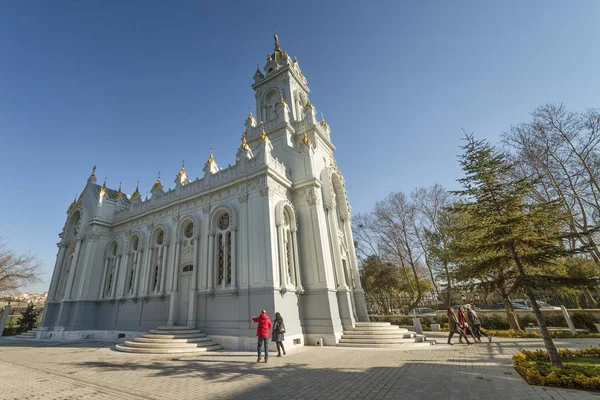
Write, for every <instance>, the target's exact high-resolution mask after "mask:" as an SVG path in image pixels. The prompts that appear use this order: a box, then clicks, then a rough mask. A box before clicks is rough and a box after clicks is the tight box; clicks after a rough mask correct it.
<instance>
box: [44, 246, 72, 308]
mask: <svg viewBox="0 0 600 400" xmlns="http://www.w3.org/2000/svg"><path fill="white" fill-rule="evenodd" d="M67 247H69V245H68V244H67V243H59V244H58V256H57V257H56V264H55V265H54V272H53V273H52V280H51V281H50V288H49V289H48V301H51V300H55V297H56V291H57V290H58V284H59V281H60V275H61V274H62V272H63V269H64V260H65V253H66V252H67Z"/></svg>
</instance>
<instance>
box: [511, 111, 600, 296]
mask: <svg viewBox="0 0 600 400" xmlns="http://www.w3.org/2000/svg"><path fill="white" fill-rule="evenodd" d="M532 116H533V121H532V122H529V123H524V124H520V125H517V126H513V127H511V129H510V131H509V132H507V133H504V135H503V142H504V144H505V146H506V147H507V149H508V150H509V151H510V152H511V154H512V158H513V161H514V162H515V163H516V165H517V169H515V172H516V174H518V175H520V176H521V177H525V176H533V177H536V178H538V179H537V184H536V185H534V186H532V187H531V191H530V196H531V197H532V199H533V200H534V201H538V202H547V201H552V200H560V201H561V203H562V204H563V207H564V209H565V211H566V212H567V214H568V216H569V219H568V228H569V230H570V231H571V232H572V233H573V234H575V236H573V239H571V241H570V243H568V245H569V247H570V248H571V249H575V248H577V247H578V245H579V244H578V243H577V241H579V242H581V243H582V244H584V245H585V246H586V247H587V249H588V253H589V255H590V257H591V258H592V259H593V260H594V262H595V263H596V265H597V269H599V270H600V244H599V238H598V236H597V233H595V232H596V229H597V228H598V227H599V226H600V182H599V179H600V178H599V177H600V113H599V112H598V111H597V110H588V111H586V112H583V113H575V112H571V111H568V110H567V109H566V107H565V106H564V105H563V104H559V105H551V104H547V105H544V106H542V107H539V108H538V109H536V110H535V111H534V112H533V113H532ZM582 290H583V292H584V295H585V297H586V299H588V301H587V302H588V304H590V305H592V306H593V305H595V303H596V302H595V300H594V299H593V297H592V295H591V293H590V292H589V289H588V288H586V287H584V288H582Z"/></svg>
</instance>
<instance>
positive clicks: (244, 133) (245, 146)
mask: <svg viewBox="0 0 600 400" xmlns="http://www.w3.org/2000/svg"><path fill="white" fill-rule="evenodd" d="M240 147H241V148H242V149H244V150H248V149H249V148H250V146H248V142H247V141H246V131H244V132H243V133H242V145H241V146H240Z"/></svg>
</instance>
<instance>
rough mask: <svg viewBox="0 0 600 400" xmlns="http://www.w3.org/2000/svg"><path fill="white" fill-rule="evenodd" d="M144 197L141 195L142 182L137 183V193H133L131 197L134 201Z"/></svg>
mask: <svg viewBox="0 0 600 400" xmlns="http://www.w3.org/2000/svg"><path fill="white" fill-rule="evenodd" d="M141 196H142V195H141V194H140V181H138V182H137V185H136V186H135V192H133V194H132V195H131V198H132V199H137V198H138V197H141Z"/></svg>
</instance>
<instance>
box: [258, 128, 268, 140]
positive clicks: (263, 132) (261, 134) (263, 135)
mask: <svg viewBox="0 0 600 400" xmlns="http://www.w3.org/2000/svg"><path fill="white" fill-rule="evenodd" d="M260 140H262V141H263V142H268V141H269V137H268V136H267V132H265V126H264V125H263V127H262V132H261V133H260Z"/></svg>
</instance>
